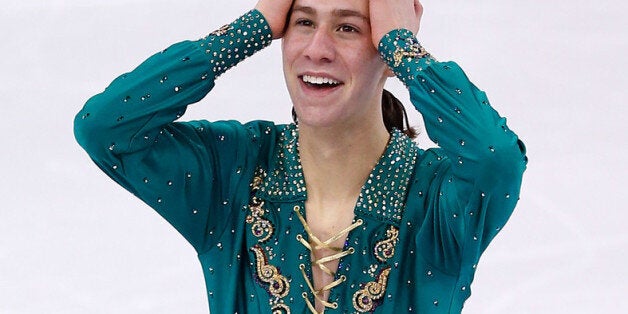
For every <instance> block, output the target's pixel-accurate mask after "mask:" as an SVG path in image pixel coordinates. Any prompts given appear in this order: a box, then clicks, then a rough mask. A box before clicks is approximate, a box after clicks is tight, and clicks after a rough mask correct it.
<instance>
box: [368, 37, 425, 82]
mask: <svg viewBox="0 0 628 314" xmlns="http://www.w3.org/2000/svg"><path fill="white" fill-rule="evenodd" d="M378 50H379V53H380V55H381V56H382V58H383V59H384V61H385V62H386V63H387V64H388V66H389V67H390V68H391V69H392V70H393V71H394V72H395V75H396V76H397V77H398V78H399V79H401V80H402V81H403V82H404V84H405V83H406V81H407V80H412V79H414V75H413V74H414V72H415V71H416V70H417V68H415V67H416V66H418V70H419V71H421V70H422V69H423V68H422V67H421V64H420V63H423V64H424V65H429V64H430V63H431V62H432V61H434V59H433V58H432V56H431V55H430V54H429V53H428V52H427V51H426V50H425V49H424V48H423V47H422V46H421V44H420V43H419V41H418V39H416V37H414V34H412V32H411V31H409V30H407V29H395V30H392V31H390V32H389V33H388V34H386V35H384V37H382V40H380V42H379V45H378ZM413 65H414V66H413ZM413 68H415V69H414V70H413Z"/></svg>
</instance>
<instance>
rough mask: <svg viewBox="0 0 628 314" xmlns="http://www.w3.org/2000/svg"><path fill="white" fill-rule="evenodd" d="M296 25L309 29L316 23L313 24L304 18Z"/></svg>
mask: <svg viewBox="0 0 628 314" xmlns="http://www.w3.org/2000/svg"><path fill="white" fill-rule="evenodd" d="M294 24H295V25H299V26H307V27H311V26H313V25H314V23H312V21H311V20H308V19H304V18H299V19H297V20H296V21H294Z"/></svg>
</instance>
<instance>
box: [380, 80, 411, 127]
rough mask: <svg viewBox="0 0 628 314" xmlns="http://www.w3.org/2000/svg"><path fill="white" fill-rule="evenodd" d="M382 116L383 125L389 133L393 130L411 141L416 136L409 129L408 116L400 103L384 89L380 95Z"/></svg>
mask: <svg viewBox="0 0 628 314" xmlns="http://www.w3.org/2000/svg"><path fill="white" fill-rule="evenodd" d="M382 114H383V116H384V125H385V126H386V130H388V132H389V133H390V132H392V130H393V128H395V129H398V130H399V131H401V132H403V133H404V134H406V135H407V136H408V137H409V138H412V139H413V138H415V137H416V136H417V132H416V130H415V129H414V128H412V127H410V123H409V122H408V114H407V113H406V109H405V108H404V107H403V104H402V103H401V101H399V99H397V98H396V97H395V96H394V95H393V94H392V93H391V92H389V91H387V90H385V89H384V92H383V93H382Z"/></svg>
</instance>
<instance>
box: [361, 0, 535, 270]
mask: <svg viewBox="0 0 628 314" xmlns="http://www.w3.org/2000/svg"><path fill="white" fill-rule="evenodd" d="M371 10H376V11H375V12H389V13H388V14H391V15H393V16H397V18H396V19H395V21H394V23H393V22H391V23H388V24H387V25H379V26H373V29H374V37H377V36H381V37H379V38H378V45H377V47H378V49H379V51H380V53H381V55H382V58H383V59H384V60H385V61H386V63H387V64H388V65H389V66H390V68H391V69H392V70H393V71H394V73H395V75H396V76H397V77H398V78H399V79H400V80H401V81H403V83H404V84H405V85H406V86H407V88H408V90H409V92H410V99H411V101H412V103H413V105H414V106H415V107H416V109H417V110H418V111H420V112H421V114H422V116H423V119H424V122H425V126H426V129H427V132H428V135H429V136H430V138H431V139H432V140H433V141H434V142H436V143H437V144H438V145H439V146H440V149H436V150H430V151H428V152H426V154H428V155H429V154H434V155H436V156H433V158H434V161H435V162H434V163H433V165H431V167H434V169H433V171H432V173H431V175H434V179H433V181H432V182H433V184H434V185H436V186H437V188H435V189H434V190H433V191H432V193H431V194H430V195H428V196H427V197H426V199H427V201H426V206H427V208H428V214H427V217H430V219H431V221H430V222H427V223H426V224H425V226H426V228H423V229H422V233H421V234H419V235H418V237H417V241H419V242H420V243H418V245H421V247H423V248H431V250H430V249H428V250H427V251H430V252H432V253H433V254H434V255H433V256H430V257H428V258H430V259H432V262H434V263H435V264H436V265H441V266H442V267H443V268H444V269H446V270H448V271H456V270H458V269H460V267H462V266H463V265H465V264H468V265H467V266H469V267H471V265H473V264H475V263H477V260H478V258H479V256H480V254H481V253H482V252H483V251H484V249H485V248H486V247H487V245H488V244H489V242H490V241H491V240H492V239H493V237H494V236H495V235H496V234H497V232H498V231H499V230H500V229H501V228H502V227H503V225H504V224H505V223H506V221H507V220H508V218H509V217H510V215H511V213H512V211H513V209H514V207H515V204H516V202H517V200H518V198H519V190H520V185H521V178H522V174H523V171H524V170H525V167H526V163H527V158H526V156H525V148H524V146H523V144H522V142H521V141H519V140H518V137H517V135H516V134H514V133H513V132H512V131H511V130H510V129H509V128H508V127H507V126H506V119H505V118H502V117H500V116H499V114H498V113H497V112H496V111H495V110H494V109H493V108H492V107H491V106H490V104H489V102H488V99H487V97H486V95H485V94H484V92H482V91H480V90H479V89H478V88H477V87H475V86H474V85H473V84H472V83H471V82H470V81H469V79H468V78H467V76H466V75H465V73H464V72H463V71H462V69H461V68H460V67H459V66H458V65H457V64H456V63H454V62H437V61H436V60H434V59H433V58H431V57H430V56H429V54H427V52H426V51H425V50H424V49H423V48H422V47H421V46H420V44H419V42H418V41H417V39H416V37H415V36H414V34H413V31H414V32H416V30H418V21H419V20H420V17H421V14H422V7H421V5H420V4H419V2H418V1H413V0H392V1H381V0H371ZM372 15H373V13H372ZM372 18H373V17H372ZM374 20H375V21H377V20H378V18H374ZM380 20H382V21H383V20H385V19H380ZM382 23H383V22H382ZM376 32H377V34H378V35H375V33H376ZM382 34H384V35H382ZM426 166H427V165H426Z"/></svg>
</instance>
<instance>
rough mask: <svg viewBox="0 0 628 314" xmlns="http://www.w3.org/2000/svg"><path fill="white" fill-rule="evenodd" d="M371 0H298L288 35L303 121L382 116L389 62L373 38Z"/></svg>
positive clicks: (286, 56) (288, 67) (286, 51)
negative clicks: (381, 53) (381, 54)
mask: <svg viewBox="0 0 628 314" xmlns="http://www.w3.org/2000/svg"><path fill="white" fill-rule="evenodd" d="M368 16H369V12H368V1H367V0H296V1H295V2H294V5H293V8H292V13H291V16H290V20H289V21H288V26H287V29H286V33H285V35H284V38H283V43H282V51H283V68H284V75H285V79H286V85H287V87H288V91H289V93H290V97H291V99H292V103H293V104H294V108H295V111H296V113H297V116H298V117H299V125H307V126H312V127H334V126H348V125H359V124H360V123H372V122H373V121H372V120H376V119H379V121H382V117H381V95H382V89H383V87H384V83H385V81H386V75H385V73H386V69H387V67H386V65H385V64H384V62H383V61H382V60H381V58H380V56H379V54H378V53H377V50H375V47H374V46H373V43H372V41H371V29H370V24H369V20H368Z"/></svg>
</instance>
